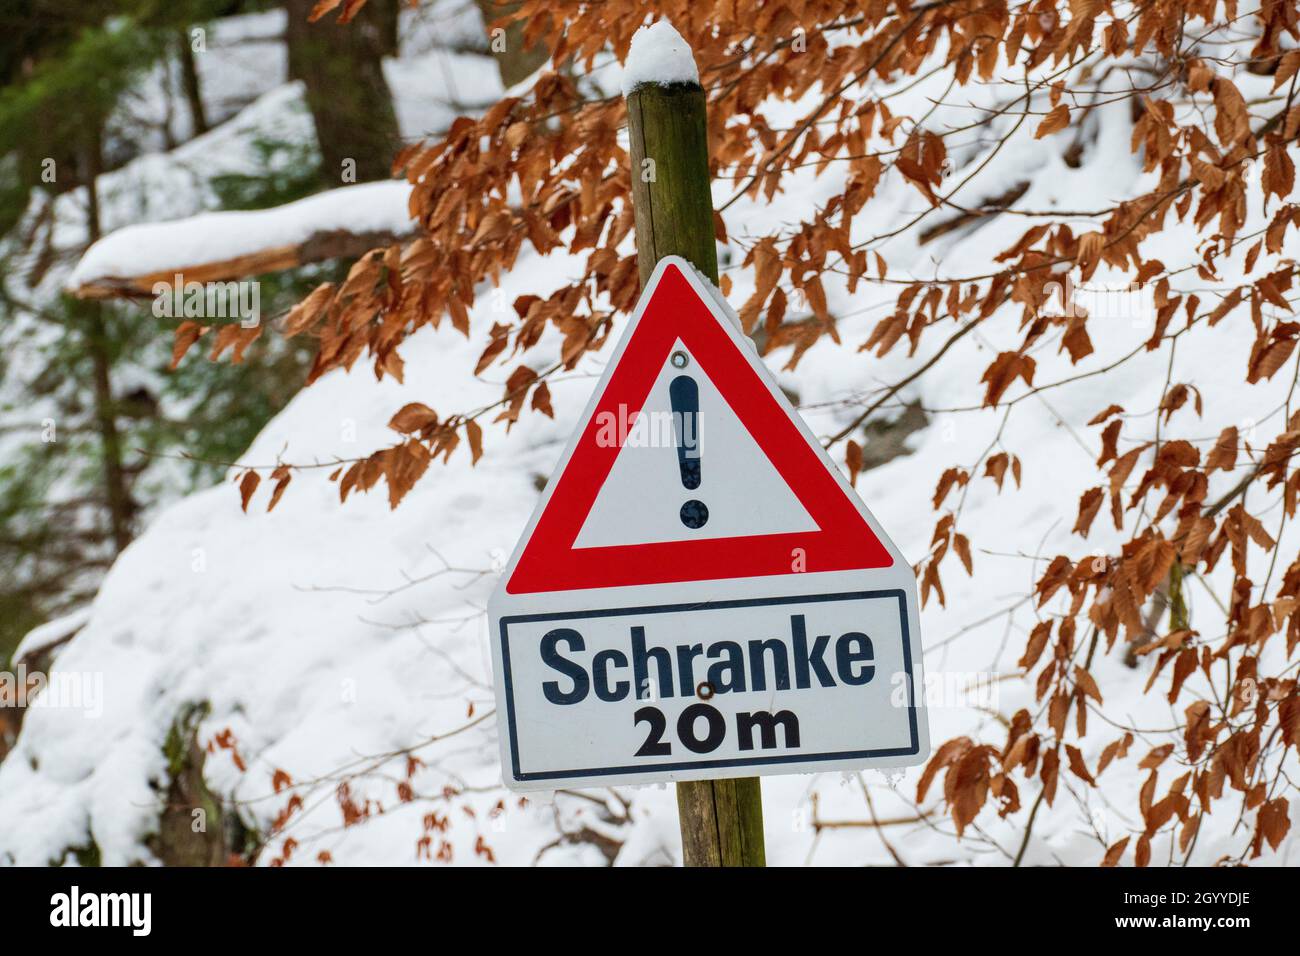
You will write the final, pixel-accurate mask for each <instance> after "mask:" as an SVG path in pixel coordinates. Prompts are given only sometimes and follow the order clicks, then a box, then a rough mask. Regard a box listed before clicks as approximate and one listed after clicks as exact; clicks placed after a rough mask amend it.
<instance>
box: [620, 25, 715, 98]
mask: <svg viewBox="0 0 1300 956" xmlns="http://www.w3.org/2000/svg"><path fill="white" fill-rule="evenodd" d="M699 82H700V73H699V70H697V69H696V68H695V55H694V54H693V53H692V52H691V47H690V44H689V43H687V42H686V41H685V40H683V39H682V35H681V34H680V33H678V32H677V31H676V30H675V29H673V25H672V23H670V22H669V21H668V20H666V19H664V20H657V21H655V22H654V23H652V24H650V25H649V26H645V27H642V28H641V29H640V30H638V31H637V32H636V34H635V35H634V36H633V37H632V48H631V49H630V50H629V51H628V54H627V62H626V63H625V64H623V95H624V96H628V95H630V94H631V92H632V91H633V90H634V89H636V88H637V87H638V86H640V85H641V84H643V83H658V84H659V85H661V86H668V85H669V84H671V83H694V84H696V85H697V86H698V85H699Z"/></svg>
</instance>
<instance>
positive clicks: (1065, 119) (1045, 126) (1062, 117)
mask: <svg viewBox="0 0 1300 956" xmlns="http://www.w3.org/2000/svg"><path fill="white" fill-rule="evenodd" d="M1069 125H1070V109H1069V107H1068V106H1066V105H1065V104H1064V103H1061V104H1060V105H1059V106H1057V107H1056V108H1055V109H1053V110H1052V111H1051V112H1050V113H1048V114H1047V116H1045V117H1044V118H1043V121H1042V122H1041V123H1039V124H1038V129H1036V130H1034V139H1042V138H1043V137H1044V136H1051V135H1052V134H1053V133H1059V132H1060V131H1061V130H1063V129H1065V128H1066V127H1067V126H1069Z"/></svg>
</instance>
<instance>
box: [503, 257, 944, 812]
mask: <svg viewBox="0 0 1300 956" xmlns="http://www.w3.org/2000/svg"><path fill="white" fill-rule="evenodd" d="M488 617H489V622H490V628H491V630H490V637H491V643H492V656H493V666H494V670H495V674H496V694H497V709H498V718H499V726H500V731H501V751H502V765H503V776H504V779H505V782H506V784H507V786H509V787H511V788H512V789H516V790H534V789H555V788H557V787H561V786H576V785H587V786H606V785H609V784H612V783H650V782H655V781H673V780H702V779H712V778H718V777H747V776H754V775H755V774H772V773H808V772H815V771H819V770H835V769H841V770H842V769H854V768H863V767H900V766H911V765H914V764H918V763H922V762H923V761H924V760H925V758H926V756H927V754H928V752H929V734H928V729H927V724H926V716H925V708H924V701H923V699H922V698H923V695H922V693H921V688H922V687H923V683H922V678H921V647H920V639H919V627H918V622H917V600H916V581H915V577H914V576H913V574H912V571H911V568H910V567H909V566H908V564H907V562H906V561H905V560H904V559H903V557H902V555H901V554H900V553H899V551H898V549H897V548H896V547H894V545H893V543H892V542H891V541H890V540H889V538H888V537H887V536H886V535H885V533H884V531H883V530H882V529H881V527H880V525H879V524H878V523H877V522H876V520H875V518H874V517H873V516H872V515H871V514H870V512H868V511H867V509H866V508H865V507H864V506H863V504H862V502H861V501H860V500H859V499H858V497H857V495H856V494H855V493H854V491H853V489H852V488H851V487H850V486H849V484H848V482H847V481H846V480H845V479H844V476H843V475H842V474H841V473H840V472H839V470H838V469H837V468H836V467H835V466H834V465H833V464H832V463H831V461H830V459H829V458H827V457H826V454H825V452H824V451H823V450H822V447H821V445H820V444H819V443H818V441H817V439H816V438H815V437H814V436H813V435H812V433H811V432H810V431H809V430H808V428H807V426H806V425H805V424H804V423H803V421H802V419H800V417H799V415H798V413H797V412H796V411H795V410H794V408H793V407H792V406H791V405H790V402H789V400H788V399H787V398H786V397H785V394H784V393H783V392H782V391H781V389H780V388H779V387H778V385H777V384H776V382H775V380H774V379H773V378H772V376H771V373H769V372H768V371H767V369H766V367H765V366H764V365H763V364H762V362H761V361H760V360H759V358H758V355H757V353H756V350H755V348H754V346H753V343H752V342H750V340H749V339H747V338H745V337H744V336H743V335H742V334H741V332H740V329H739V328H738V327H737V324H736V322H735V320H734V319H733V318H732V317H731V316H730V315H729V314H728V311H727V310H726V309H725V306H724V305H723V304H722V303H721V301H720V293H718V292H717V290H716V289H714V288H712V287H711V286H710V285H707V284H706V283H705V282H704V281H702V280H701V279H700V277H699V276H698V275H697V273H696V272H695V270H694V269H693V268H692V267H691V266H690V265H689V263H687V262H686V261H685V260H684V259H681V258H678V257H676V256H670V257H668V258H665V259H663V260H662V261H661V262H660V263H659V264H658V266H657V268H656V269H655V272H654V275H653V276H652V277H651V279H650V282H649V283H648V284H647V286H646V288H645V290H644V292H643V293H642V296H641V301H640V302H639V304H638V305H637V309H636V312H635V313H634V314H633V316H632V321H631V323H630V325H629V327H628V329H627V331H626V332H625V333H624V335H623V338H622V340H621V341H620V342H619V344H618V347H617V348H616V349H615V351H614V354H613V355H612V356H611V359H610V362H609V365H608V366H607V368H606V370H605V373H604V375H603V376H602V377H601V379H600V383H599V384H598V385H597V387H596V390H595V393H594V395H593V396H592V399H591V401H590V402H589V404H588V406H587V408H586V411H585V412H584V413H583V417H582V419H581V424H580V425H579V427H578V429H577V430H576V432H575V433H574V435H573V437H572V438H571V439H570V441H569V444H568V447H567V448H566V449H565V451H564V455H563V456H562V458H561V459H560V463H559V465H558V467H557V468H556V470H555V473H554V474H553V476H552V478H551V481H550V482H549V484H548V485H547V487H546V490H545V492H544V493H543V494H542V499H541V502H540V503H539V505H538V507H537V510H536V512H535V513H534V515H533V517H532V520H531V521H530V522H529V525H528V528H527V530H526V531H525V532H524V534H523V536H522V538H521V539H520V541H519V544H518V545H517V546H516V549H515V553H514V555H513V557H512V558H511V560H510V563H509V564H508V565H507V566H506V569H505V573H504V574H503V575H502V578H501V582H500V583H499V584H498V585H497V589H496V591H495V592H494V594H493V595H492V599H491V601H490V602H489V604H488Z"/></svg>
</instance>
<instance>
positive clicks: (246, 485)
mask: <svg viewBox="0 0 1300 956" xmlns="http://www.w3.org/2000/svg"><path fill="white" fill-rule="evenodd" d="M261 481H262V476H261V475H259V474H258V473H257V472H255V471H253V470H252V469H251V468H250V469H249V470H248V471H246V472H244V476H243V477H242V478H240V479H239V502H240V506H241V507H242V508H243V509H244V511H245V512H247V511H248V502H249V500H250V499H252V497H253V492H255V491H256V490H257V486H258V484H259V483H260V482H261Z"/></svg>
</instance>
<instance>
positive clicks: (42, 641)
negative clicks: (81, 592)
mask: <svg viewBox="0 0 1300 956" xmlns="http://www.w3.org/2000/svg"><path fill="white" fill-rule="evenodd" d="M89 620H90V607H89V606H86V607H83V608H78V609H77V610H75V611H73V612H71V613H70V614H65V615H63V616H62V617H57V618H55V619H54V620H52V621H46V622H45V623H44V624H42V625H41V626H40V627H37V628H33V629H32V630H30V631H28V632H27V636H26V637H24V638H23V639H22V642H21V643H19V645H18V646H17V647H16V648H14V653H13V660H14V661H20V660H22V659H23V658H24V657H30V656H31V655H32V654H35V653H37V652H38V651H43V650H45V648H47V647H49V646H50V645H51V644H57V643H58V642H59V641H61V640H63V639H64V638H67V637H69V636H71V635H73V634H75V633H77V631H79V630H81V628H82V627H84V626H85V624H86V622H87V621H89Z"/></svg>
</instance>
